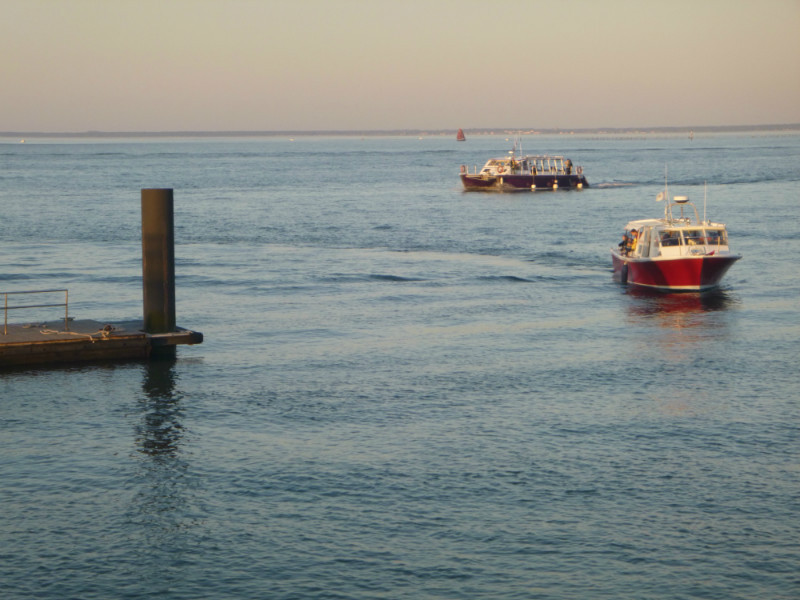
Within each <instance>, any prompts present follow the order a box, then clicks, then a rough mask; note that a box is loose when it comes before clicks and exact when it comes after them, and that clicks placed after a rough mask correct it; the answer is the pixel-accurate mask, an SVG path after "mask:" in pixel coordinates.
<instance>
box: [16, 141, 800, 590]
mask: <svg viewBox="0 0 800 600" xmlns="http://www.w3.org/2000/svg"><path fill="white" fill-rule="evenodd" d="M523 145H524V148H523V150H525V151H527V152H529V153H537V152H550V153H560V154H564V155H566V156H568V157H570V158H572V160H573V162H574V163H575V164H579V165H582V166H583V167H584V172H585V174H586V175H587V177H588V179H589V181H590V183H591V184H592V187H591V188H590V189H586V190H583V191H580V192H577V191H576V192H567V191H558V192H536V193H534V194H530V193H522V194H495V195H492V194H481V193H464V192H462V190H461V187H460V182H459V180H458V170H459V166H460V165H461V164H466V165H468V166H469V167H470V168H472V167H473V166H474V165H478V166H480V165H482V164H483V162H484V161H485V160H486V158H488V157H490V156H499V155H504V154H506V153H507V151H508V150H510V147H511V143H510V141H507V140H506V139H505V136H501V135H495V136H488V135H487V136H481V137H471V138H470V139H468V141H467V142H465V143H460V144H459V143H456V141H455V138H454V136H453V137H447V138H444V137H424V138H422V139H419V138H417V137H366V138H359V137H299V138H297V139H295V140H291V139H288V138H277V137H273V138H252V139H233V138H231V139H174V140H171V139H160V140H152V139H111V140H109V139H105V140H86V139H82V140H48V139H41V138H40V139H32V140H28V141H27V143H25V144H21V143H19V140H16V139H14V140H11V139H6V140H4V143H2V144H0V206H1V207H2V211H0V239H2V246H1V247H0V248H1V249H0V264H1V265H2V268H0V291H16V290H32V289H49V288H68V289H69V294H70V296H69V297H70V314H71V315H72V316H74V317H76V318H79V319H80V318H91V319H97V320H100V321H122V320H126V319H135V318H140V317H141V314H142V291H141V237H140V190H141V189H142V188H151V187H170V188H173V189H174V190H175V222H176V231H175V237H176V257H177V265H176V271H177V311H178V324H179V325H181V326H183V327H188V328H192V329H195V330H198V331H201V332H203V333H204V335H205V342H204V343H203V344H202V345H199V346H192V347H181V348H179V350H178V356H177V359H176V360H174V361H160V362H152V363H142V362H128V363H115V364H105V365H88V366H69V367H60V368H53V369H46V368H35V369H18V370H13V371H3V372H0V597H2V598H4V599H28V598H31V599H33V598H35V599H39V600H41V599H44V600H50V599H52V600H64V599H82V600H83V599H87V600H88V599H116V598H120V599H138V598H159V599H162V600H179V599H186V600H189V599H201V598H208V599H220V598H224V599H251V598H252V599H258V598H270V599H273V598H274V599H287V600H288V599H328V598H330V599H374V598H387V599H395V598H404V599H405V598H407V599H426V598H437V599H448V600H450V599H464V600H471V599H476V598H482V599H483V598H485V599H512V598H519V599H534V598H547V599H565V598H567V599H593V598H607V599H620V598H631V599H643V598H653V599H656V598H657V599H667V598H670V599H676V600H678V599H681V600H682V599H686V598H714V599H724V600H735V599H759V600H762V599H764V598H770V599H790V598H791V599H796V598H798V597H800V375H798V373H799V372H800V370H799V369H798V354H800V278H799V277H798V260H797V257H798V256H800V234H798V223H800V135H797V134H784V135H780V134H747V135H742V134H714V135H711V134H709V135H706V134H697V135H695V137H694V140H690V139H689V138H688V136H687V135H617V136H604V135H580V136H578V135H574V136H531V137H527V138H525V139H524V140H523ZM665 168H666V169H667V170H668V174H669V186H670V192H671V193H675V194H688V195H689V196H690V197H691V198H693V199H694V200H695V201H696V203H697V204H698V206H699V207H700V209H701V211H702V207H703V199H704V183H705V182H707V193H706V194H705V195H706V203H705V204H706V210H707V214H708V217H709V218H711V219H712V220H716V221H721V222H725V223H727V224H728V228H729V232H730V238H731V244H732V247H733V249H734V250H736V251H737V252H739V253H741V254H742V255H743V256H744V258H743V259H742V260H741V261H739V262H738V263H736V265H734V267H733V268H732V269H731V271H730V272H729V273H728V275H727V276H726V279H725V280H724V286H723V287H722V289H720V290H719V291H717V292H714V293H710V294H704V295H698V294H682V295H667V294H656V295H653V294H641V293H634V292H633V291H631V290H627V289H625V288H623V287H620V286H619V285H617V284H615V283H614V282H613V281H612V279H611V262H610V256H609V249H610V247H611V246H612V245H614V244H616V243H617V241H618V239H619V237H620V234H621V231H622V226H623V225H624V224H625V222H627V221H628V220H630V219H633V218H642V217H650V216H658V215H660V214H661V211H663V205H662V204H658V203H656V201H655V197H656V194H657V193H658V192H659V191H661V190H662V188H663V184H664V173H665ZM38 310H40V309H32V310H31V312H30V314H27V313H26V314H24V315H23V314H22V313H20V312H17V313H16V314H14V315H13V319H12V320H15V321H16V322H28V321H31V322H34V321H35V320H41V319H48V318H54V316H53V315H40V314H38V312H37V311H38ZM55 316H58V315H55Z"/></svg>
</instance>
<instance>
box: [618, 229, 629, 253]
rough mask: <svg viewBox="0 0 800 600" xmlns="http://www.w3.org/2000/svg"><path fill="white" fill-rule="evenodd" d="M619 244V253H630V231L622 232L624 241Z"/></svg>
mask: <svg viewBox="0 0 800 600" xmlns="http://www.w3.org/2000/svg"><path fill="white" fill-rule="evenodd" d="M617 245H618V246H619V253H620V254H622V255H625V254H627V253H628V232H627V231H623V232H622V241H621V242H620V243H619V244H617Z"/></svg>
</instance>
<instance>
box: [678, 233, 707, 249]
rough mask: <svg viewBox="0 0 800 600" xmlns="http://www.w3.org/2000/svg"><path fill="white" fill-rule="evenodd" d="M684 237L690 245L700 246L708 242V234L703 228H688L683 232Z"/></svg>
mask: <svg viewBox="0 0 800 600" xmlns="http://www.w3.org/2000/svg"><path fill="white" fill-rule="evenodd" d="M683 237H684V238H685V239H686V243H687V244H688V245H689V246H698V245H702V244H705V243H706V236H705V233H704V232H703V230H702V229H688V230H686V231H684V232H683Z"/></svg>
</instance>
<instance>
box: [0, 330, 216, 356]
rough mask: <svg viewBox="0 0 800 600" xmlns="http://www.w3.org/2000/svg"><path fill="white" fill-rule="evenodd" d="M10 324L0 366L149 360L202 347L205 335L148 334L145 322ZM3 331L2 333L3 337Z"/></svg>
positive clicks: (2, 338)
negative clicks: (172, 351) (185, 348)
mask: <svg viewBox="0 0 800 600" xmlns="http://www.w3.org/2000/svg"><path fill="white" fill-rule="evenodd" d="M68 326H69V328H68V329H67V328H65V327H64V319H58V320H56V321H49V322H47V323H28V324H22V325H16V324H9V325H8V327H7V329H6V331H7V333H6V334H4V335H0V366H2V367H6V366H20V365H48V364H61V363H70V362H85V361H102V360H123V359H148V358H151V357H152V356H153V355H154V354H156V353H160V352H163V351H167V352H168V351H169V349H170V348H173V347H174V346H177V345H180V344H200V343H202V341H203V334H202V333H199V332H197V331H190V330H188V329H182V328H180V327H176V328H175V331H171V332H167V333H147V332H146V331H144V325H143V323H142V321H128V322H120V323H108V322H101V321H93V320H90V319H83V320H71V321H69V323H68ZM1 333H2V332H0V334H1Z"/></svg>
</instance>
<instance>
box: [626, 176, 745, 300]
mask: <svg viewBox="0 0 800 600" xmlns="http://www.w3.org/2000/svg"><path fill="white" fill-rule="evenodd" d="M663 199H666V202H667V205H666V206H665V207H664V217H663V218H661V219H641V220H638V221H631V222H629V223H628V224H627V225H625V229H624V232H623V234H622V241H621V242H620V243H619V245H618V246H617V247H616V248H612V249H611V261H612V263H613V265H614V278H615V279H616V280H618V281H619V282H620V283H629V284H632V285H637V286H642V287H645V288H652V289H659V290H668V291H695V292H696V291H700V292H702V291H704V290H709V289H712V288H714V287H716V286H718V285H719V282H720V280H721V279H722V277H723V276H724V275H725V273H726V272H727V271H728V269H730V268H731V265H733V263H735V262H736V261H737V260H739V259H740V258H741V256H740V255H738V254H732V253H731V251H730V248H729V247H728V231H727V229H726V228H725V225H723V224H722V223H712V222H711V221H707V220H702V221H701V220H700V217H699V215H698V213H697V208H696V207H695V205H694V204H692V203H691V202H689V198H688V197H687V196H675V197H673V199H672V200H671V201H670V200H669V198H668V197H667V191H666V189H665V191H664V192H662V193H661V194H659V195H658V200H663ZM677 210H679V211H680V216H676V214H675V212H676V211H677ZM703 212H704V213H705V209H704V210H703ZM692 217H693V218H692ZM703 218H704V219H705V214H704V215H703Z"/></svg>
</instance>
